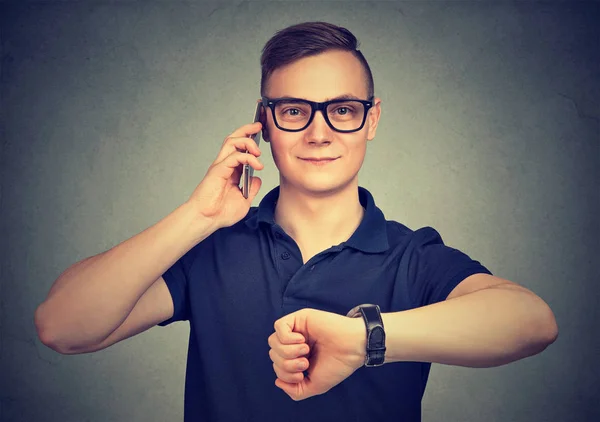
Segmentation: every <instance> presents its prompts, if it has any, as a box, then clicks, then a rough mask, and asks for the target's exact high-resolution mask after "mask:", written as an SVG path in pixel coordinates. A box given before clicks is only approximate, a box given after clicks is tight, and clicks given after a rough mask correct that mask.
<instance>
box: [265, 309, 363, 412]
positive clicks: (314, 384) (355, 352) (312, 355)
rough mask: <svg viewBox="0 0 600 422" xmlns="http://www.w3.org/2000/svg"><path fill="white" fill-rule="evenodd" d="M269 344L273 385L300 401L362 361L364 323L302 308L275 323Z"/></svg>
mask: <svg viewBox="0 0 600 422" xmlns="http://www.w3.org/2000/svg"><path fill="white" fill-rule="evenodd" d="M269 346H270V347H271V350H269V356H270V357H271V360H272V361H273V369H274V370H275V374H276V375H277V379H276V380H275V385H276V386H277V387H279V388H281V389H282V390H283V391H285V392H286V393H287V394H288V395H289V396H290V397H291V398H292V399H294V400H304V399H306V398H308V397H312V396H315V395H318V394H323V393H325V392H327V391H329V390H330V389H331V388H333V387H334V386H336V385H338V384H339V383H340V382H342V381H343V380H345V379H346V378H348V377H349V376H350V375H352V373H354V371H356V370H357V369H358V368H360V367H361V366H362V365H363V364H364V362H365V355H366V328H365V323H364V321H363V320H362V318H348V317H346V316H342V315H338V314H334V313H331V312H325V311H320V310H316V309H302V310H300V311H296V312H293V313H291V314H289V315H286V316H284V317H282V318H280V319H278V320H277V321H276V322H275V332H274V333H273V334H271V335H270V336H269ZM304 371H307V374H308V375H307V376H304V373H303V372H304Z"/></svg>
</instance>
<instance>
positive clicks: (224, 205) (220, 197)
mask: <svg viewBox="0 0 600 422" xmlns="http://www.w3.org/2000/svg"><path fill="white" fill-rule="evenodd" d="M261 128H262V125H261V123H260V122H255V123H251V124H247V125H244V126H242V127H240V128H238V129H237V130H235V131H234V132H233V133H231V135H229V136H228V137H226V138H225V141H224V142H223V146H222V147H221V151H220V152H219V154H218V155H217V158H216V160H215V161H214V162H213V163H212V164H211V166H210V167H209V168H208V171H207V172H206V175H205V176H204V179H202V182H200V184H199V185H198V186H197V187H196V189H195V190H194V192H193V193H192V195H191V196H190V198H189V199H188V201H187V202H188V203H189V204H191V205H192V206H193V207H194V209H196V210H197V215H198V220H199V221H202V224H203V226H204V225H205V224H206V221H209V222H210V225H211V226H212V228H213V229H214V230H218V229H220V228H222V227H228V226H231V225H233V224H235V223H237V222H238V221H240V220H241V219H242V218H244V216H245V215H246V214H247V213H248V210H249V209H250V206H251V204H252V200H253V199H254V197H255V196H256V194H257V193H258V190H259V189H260V187H261V185H262V180H261V179H260V178H259V177H255V176H253V177H252V185H251V188H250V192H249V193H248V198H247V199H246V198H244V195H242V191H241V190H240V188H239V184H240V178H241V176H242V168H243V165H244V164H249V165H250V166H252V167H253V168H254V169H255V170H261V169H262V168H263V167H264V166H263V164H262V163H261V162H260V161H258V158H257V157H258V156H259V155H260V154H261V152H260V149H259V148H258V145H256V143H255V142H254V140H253V139H252V138H249V137H248V136H250V135H252V134H254V133H258V131H260V129H261ZM245 151H248V152H249V153H246V152H245Z"/></svg>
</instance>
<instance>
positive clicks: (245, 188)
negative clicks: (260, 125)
mask: <svg viewBox="0 0 600 422" xmlns="http://www.w3.org/2000/svg"><path fill="white" fill-rule="evenodd" d="M261 107H262V104H261V103H260V102H257V103H256V110H255V111H254V122H258V121H259V120H260V110H261ZM261 133H262V130H260V131H258V133H255V134H254V135H250V138H252V139H253V140H254V142H256V145H258V144H259V143H260V135H261ZM246 154H249V152H248V151H246ZM253 174H254V168H253V167H252V166H251V165H249V164H244V167H243V169H242V178H241V182H242V186H241V189H242V195H244V198H248V192H250V186H251V184H252V175H253Z"/></svg>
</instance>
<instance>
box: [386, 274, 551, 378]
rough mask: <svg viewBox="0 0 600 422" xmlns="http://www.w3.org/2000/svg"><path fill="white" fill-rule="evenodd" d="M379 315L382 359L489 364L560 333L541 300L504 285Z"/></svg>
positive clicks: (534, 349)
mask: <svg viewBox="0 0 600 422" xmlns="http://www.w3.org/2000/svg"><path fill="white" fill-rule="evenodd" d="M382 318H383V323H384V326H385V332H386V347H387V350H386V359H385V362H386V363H390V362H397V361H413V362H434V363H442V364H446V365H458V366H467V367H473V368H487V367H493V366H499V365H503V364H506V363H510V362H513V361H516V360H519V359H522V358H525V357H528V356H532V355H535V354H537V353H540V352H541V351H542V350H544V349H545V348H546V347H547V346H548V345H549V344H551V343H552V342H554V340H555V339H556V336H557V335H558V328H557V327H556V321H555V319H554V315H553V314H552V311H551V310H550V308H549V307H548V305H546V303H545V302H544V301H543V300H541V299H540V298H539V297H538V296H536V295H535V294H533V293H532V292H530V291H529V290H526V289H524V288H519V287H515V286H507V285H504V286H494V287H491V288H487V289H482V290H479V291H476V292H473V293H470V294H466V295H463V296H460V297H457V298H454V299H450V300H447V301H443V302H439V303H435V304H433V305H429V306H424V307H421V308H416V309H411V310H408V311H402V312H394V313H386V314H382Z"/></svg>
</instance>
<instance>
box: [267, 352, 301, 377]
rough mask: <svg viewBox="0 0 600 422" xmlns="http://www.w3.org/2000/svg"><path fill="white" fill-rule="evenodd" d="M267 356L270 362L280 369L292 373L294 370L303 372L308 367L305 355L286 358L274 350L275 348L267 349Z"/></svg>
mask: <svg viewBox="0 0 600 422" xmlns="http://www.w3.org/2000/svg"><path fill="white" fill-rule="evenodd" d="M269 357H270V358H271V362H273V363H274V364H276V365H277V366H278V367H279V368H281V370H282V371H285V372H289V373H291V374H294V373H296V372H303V371H305V370H307V369H308V366H309V365H310V363H309V361H308V359H306V358H305V357H300V358H291V359H287V358H285V357H283V356H281V355H280V354H279V353H277V352H276V351H275V349H271V350H269Z"/></svg>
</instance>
